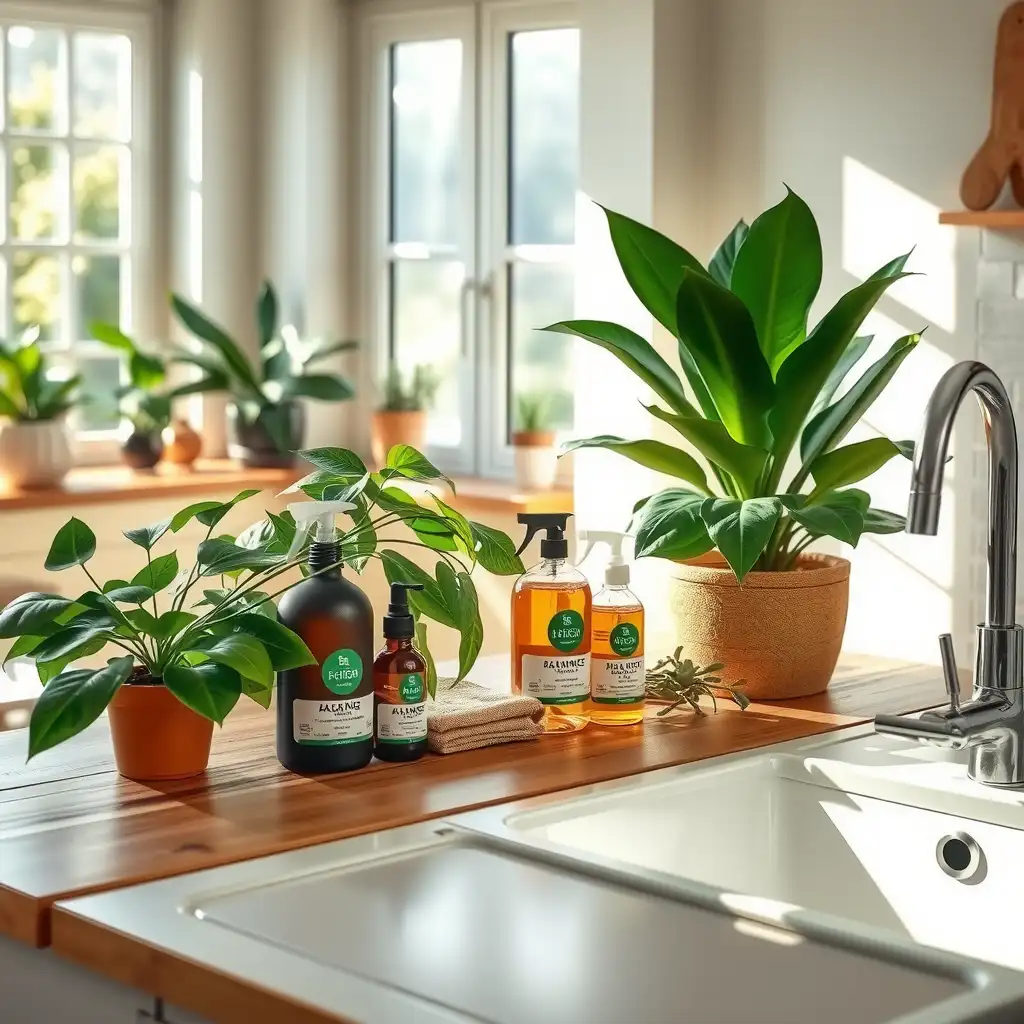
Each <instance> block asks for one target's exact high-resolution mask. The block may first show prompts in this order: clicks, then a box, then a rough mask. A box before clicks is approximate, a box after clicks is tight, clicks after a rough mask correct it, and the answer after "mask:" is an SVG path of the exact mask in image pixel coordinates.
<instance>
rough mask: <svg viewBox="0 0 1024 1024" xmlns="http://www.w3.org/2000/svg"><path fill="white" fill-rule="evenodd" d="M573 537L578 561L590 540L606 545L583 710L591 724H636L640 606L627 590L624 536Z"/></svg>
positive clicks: (592, 533)
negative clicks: (579, 549) (607, 554)
mask: <svg viewBox="0 0 1024 1024" xmlns="http://www.w3.org/2000/svg"><path fill="white" fill-rule="evenodd" d="M579 537H580V543H582V544H585V545H586V548H585V549H584V552H583V558H581V559H580V561H581V562H582V561H583V560H584V559H585V558H586V557H587V555H588V554H590V552H591V551H592V550H593V549H594V545H595V544H600V543H604V544H607V545H608V547H609V548H610V549H611V558H610V559H609V560H608V567H607V568H606V569H605V571H604V586H603V587H602V588H601V589H600V590H599V591H598V592H597V593H596V594H595V595H594V611H593V620H592V621H593V626H592V634H591V645H592V646H591V651H590V704H589V705H588V706H587V712H588V714H589V716H590V720H591V721H592V722H593V723H594V724H595V725H636V724H638V723H639V722H642V721H643V718H644V692H645V688H646V676H645V674H644V607H643V605H642V604H641V603H640V599H639V598H638V597H637V596H636V595H635V594H634V593H633V592H632V591H631V590H630V589H629V566H628V565H627V564H626V560H625V559H624V558H623V557H622V544H623V541H624V540H625V539H626V535H625V534H624V533H616V532H613V531H610V530H608V531H605V530H581V531H580V535H579Z"/></svg>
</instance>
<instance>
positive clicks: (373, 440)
mask: <svg viewBox="0 0 1024 1024" xmlns="http://www.w3.org/2000/svg"><path fill="white" fill-rule="evenodd" d="M439 384H440V381H439V380H438V377H437V374H436V373H435V372H434V371H433V369H432V368H431V367H429V366H423V365H420V366H414V367H413V369H412V373H411V374H410V375H409V377H408V380H406V379H405V378H404V377H403V376H402V371H401V370H399V368H398V365H397V364H396V363H394V362H392V363H391V364H390V366H388V372H387V375H386V376H385V377H384V386H383V392H384V395H383V400H382V401H381V404H380V407H379V408H378V409H377V411H376V412H374V414H373V422H372V424H371V437H370V451H371V454H372V455H373V461H374V462H375V463H376V464H377V465H378V466H382V465H383V464H384V460H385V459H386V458H387V454H388V452H389V451H390V450H391V449H392V448H393V447H394V446H395V445H397V444H408V445H412V447H413V448H422V447H424V445H425V444H426V440H427V410H428V409H429V408H430V406H431V405H432V403H433V401H434V396H435V395H436V394H437V388H438V385H439Z"/></svg>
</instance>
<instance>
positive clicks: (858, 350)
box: [808, 334, 875, 419]
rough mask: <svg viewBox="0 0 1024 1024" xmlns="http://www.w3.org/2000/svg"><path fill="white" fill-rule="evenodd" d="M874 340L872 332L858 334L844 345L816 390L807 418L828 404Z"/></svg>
mask: <svg viewBox="0 0 1024 1024" xmlns="http://www.w3.org/2000/svg"><path fill="white" fill-rule="evenodd" d="M874 340H875V336H874V335H873V334H859V335H858V336H857V337H856V338H854V339H853V341H851V342H850V344H849V345H847V346H846V351H845V352H844V353H843V354H842V355H841V356H840V357H839V362H838V363H836V365H835V368H834V369H833V370H832V372H831V373H830V374H829V375H828V379H827V380H826V381H825V383H824V385H823V386H822V388H821V390H820V391H819V392H818V397H817V398H815V400H814V405H812V406H811V411H810V414H809V416H808V419H812V418H813V417H814V416H816V415H817V414H818V413H819V412H820V411H821V410H822V409H824V408H826V406H828V404H829V402H831V401H832V399H833V397H834V396H835V393H836V392H837V391H838V390H839V387H840V385H841V384H842V383H843V381H844V380H846V375H847V374H848V373H849V372H850V371H851V370H852V369H853V368H854V367H855V366H856V365H857V363H859V362H860V360H861V358H862V357H863V355H864V353H865V352H867V350H868V349H869V348H870V347H871V342H873V341H874Z"/></svg>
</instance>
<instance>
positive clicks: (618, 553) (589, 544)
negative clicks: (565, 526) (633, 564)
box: [579, 530, 629, 587]
mask: <svg viewBox="0 0 1024 1024" xmlns="http://www.w3.org/2000/svg"><path fill="white" fill-rule="evenodd" d="M579 536H580V543H582V544H586V548H585V550H584V552H583V557H582V558H581V559H580V561H581V562H582V561H584V560H585V559H586V557H587V555H589V554H590V552H591V551H593V550H594V545H595V544H607V545H608V547H609V548H610V549H611V557H610V558H609V559H608V565H607V567H606V568H605V571H604V581H605V583H607V584H609V585H610V586H613V587H616V586H617V587H624V586H626V584H628V583H629V565H628V564H627V563H626V560H625V558H623V556H622V542H623V541H624V540H625V539H626V537H627V536H628V534H625V533H619V532H618V531H616V530H580V534H579Z"/></svg>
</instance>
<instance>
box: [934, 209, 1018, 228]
mask: <svg viewBox="0 0 1024 1024" xmlns="http://www.w3.org/2000/svg"><path fill="white" fill-rule="evenodd" d="M939 223H940V224H952V225H954V226H955V227H966V228H1004V229H1008V228H1024V209H1021V210H946V211H945V212H944V213H940V214H939Z"/></svg>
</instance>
